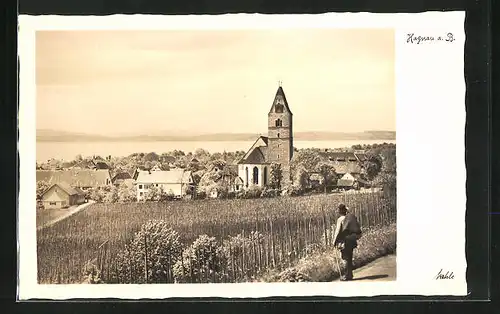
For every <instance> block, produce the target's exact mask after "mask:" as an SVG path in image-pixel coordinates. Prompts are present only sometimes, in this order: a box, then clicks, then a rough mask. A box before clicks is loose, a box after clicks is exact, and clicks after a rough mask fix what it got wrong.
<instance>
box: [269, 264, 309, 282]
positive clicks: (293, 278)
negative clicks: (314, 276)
mask: <svg viewBox="0 0 500 314" xmlns="http://www.w3.org/2000/svg"><path fill="white" fill-rule="evenodd" d="M276 280H277V281H279V282H307V281H311V278H310V277H309V276H307V275H306V274H304V273H302V272H300V271H299V270H297V269H296V268H294V267H292V268H288V269H285V270H284V271H282V272H281V273H280V274H279V275H278V276H277V278H276Z"/></svg>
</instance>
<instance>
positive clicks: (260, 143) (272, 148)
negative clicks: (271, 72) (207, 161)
mask: <svg viewBox="0 0 500 314" xmlns="http://www.w3.org/2000/svg"><path fill="white" fill-rule="evenodd" d="M292 118H293V114H292V111H291V110H290V107H289V106H288V102H287V100H286V97H285V92H284V91H283V88H282V86H281V84H280V86H279V87H278V90H277V91H276V95H275V96H274V100H273V103H272V105H271V109H270V111H269V113H268V115H267V136H259V138H257V140H256V141H255V143H254V144H253V145H252V147H250V149H249V150H248V152H247V153H246V154H245V156H243V157H242V158H241V160H240V161H239V162H238V176H239V178H240V180H241V181H243V187H244V188H245V189H247V188H249V187H251V186H258V187H265V186H267V185H269V180H270V173H271V164H273V163H278V164H281V169H282V180H281V182H282V185H283V183H285V184H286V182H287V181H288V180H289V179H290V160H291V159H292V156H293V128H292V121H293V119H292ZM241 181H240V182H241Z"/></svg>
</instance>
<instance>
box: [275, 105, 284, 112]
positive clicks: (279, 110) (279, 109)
mask: <svg viewBox="0 0 500 314" xmlns="http://www.w3.org/2000/svg"><path fill="white" fill-rule="evenodd" d="M275 109H276V110H275V112H276V113H283V105H282V104H277V105H276V106H275Z"/></svg>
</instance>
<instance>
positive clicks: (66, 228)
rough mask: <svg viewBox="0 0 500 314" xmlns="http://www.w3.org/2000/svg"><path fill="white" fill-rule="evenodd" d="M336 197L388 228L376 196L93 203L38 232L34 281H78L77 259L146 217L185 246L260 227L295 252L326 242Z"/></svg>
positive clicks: (387, 212)
mask: <svg viewBox="0 0 500 314" xmlns="http://www.w3.org/2000/svg"><path fill="white" fill-rule="evenodd" d="M340 202H345V203H346V204H347V205H348V206H349V207H350V208H351V209H352V210H353V211H354V212H355V213H356V215H357V216H358V217H359V219H360V222H361V224H362V225H363V227H365V228H366V227H371V226H374V225H387V224H388V223H390V222H391V221H394V219H395V209H394V208H392V206H390V205H387V204H386V203H385V202H383V201H382V200H381V199H380V197H379V195H378V194H364V195H360V194H355V195H348V196H347V195H338V194H328V195H312V196H304V197H294V198H288V197H279V198H269V199H250V200H240V199H237V200H200V201H173V202H167V203H132V204H93V205H91V206H90V207H89V208H88V209H86V210H85V211H82V212H80V213H78V214H75V215H74V216H71V217H69V218H68V219H66V220H63V221H61V222H60V223H57V224H56V225H54V226H51V227H49V228H46V229H43V230H40V231H39V232H38V233H37V244H38V245H37V253H38V256H37V261H38V281H39V283H49V282H50V283H74V282H80V281H81V275H82V268H83V266H84V264H85V263H86V262H87V261H89V260H91V259H93V258H95V257H96V255H97V254H98V248H99V246H100V245H101V244H103V243H104V242H105V241H108V243H107V245H108V247H109V250H110V252H109V256H111V257H113V256H115V255H116V253H117V252H118V251H120V250H121V249H122V248H123V247H124V246H125V244H126V243H127V242H128V241H129V240H130V239H131V238H132V237H133V235H134V233H135V232H136V231H137V230H139V228H140V227H141V225H142V224H143V223H145V222H147V221H148V220H152V219H161V220H165V221H167V222H168V223H169V224H170V226H171V227H172V228H173V229H175V230H176V231H177V232H179V234H180V235H181V240H182V241H183V243H184V244H186V245H187V244H190V243H191V242H192V241H193V240H194V239H195V238H197V237H198V236H199V235H200V234H207V235H209V236H214V237H216V238H218V239H223V238H225V237H227V236H229V235H237V234H240V233H242V231H243V232H244V233H245V232H246V233H247V234H248V233H250V232H251V231H259V232H260V233H262V234H266V235H269V236H270V238H269V241H270V242H268V243H272V244H273V250H274V245H275V244H276V246H277V249H276V250H277V251H278V252H277V253H276V254H277V256H278V257H279V260H280V261H281V260H282V259H283V256H286V254H285V253H286V252H290V251H292V250H295V251H297V252H301V251H302V249H303V248H305V247H306V246H307V245H308V244H311V243H314V242H318V241H326V243H327V244H328V240H329V239H327V238H325V236H324V232H323V231H326V230H329V229H330V227H331V224H332V223H333V221H334V219H335V218H336V211H335V208H336V206H337V205H338V204H339V203H340ZM299 257H300V256H297V258H299ZM269 258H270V257H269V256H267V260H269ZM259 259H260V257H259ZM275 259H277V258H275ZM273 265H274V264H273ZM259 267H260V266H259Z"/></svg>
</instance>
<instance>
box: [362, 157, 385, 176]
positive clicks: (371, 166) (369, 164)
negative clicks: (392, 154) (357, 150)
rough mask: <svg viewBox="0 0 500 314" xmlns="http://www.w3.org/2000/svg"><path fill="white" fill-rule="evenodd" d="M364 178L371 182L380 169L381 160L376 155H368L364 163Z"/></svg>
mask: <svg viewBox="0 0 500 314" xmlns="http://www.w3.org/2000/svg"><path fill="white" fill-rule="evenodd" d="M364 167H365V169H366V178H367V179H368V180H370V181H372V180H373V179H374V178H375V177H376V176H377V175H378V174H379V172H380V170H381V169H382V160H381V158H380V157H379V156H378V155H370V156H369V157H368V160H367V161H366V162H365V164H364Z"/></svg>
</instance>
